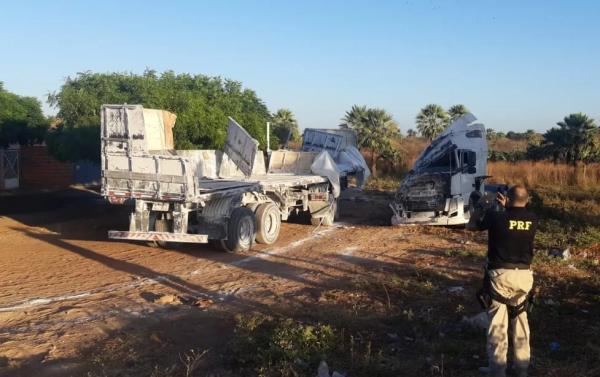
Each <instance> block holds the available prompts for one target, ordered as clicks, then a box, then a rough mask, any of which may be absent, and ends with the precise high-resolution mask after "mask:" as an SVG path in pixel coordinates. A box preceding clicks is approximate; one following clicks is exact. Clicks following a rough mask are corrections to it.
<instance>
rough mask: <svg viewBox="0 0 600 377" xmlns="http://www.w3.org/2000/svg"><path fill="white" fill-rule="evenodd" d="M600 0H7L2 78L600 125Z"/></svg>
mask: <svg viewBox="0 0 600 377" xmlns="http://www.w3.org/2000/svg"><path fill="white" fill-rule="evenodd" d="M598 19H600V2H598V1H566V0H565V1H552V0H546V1H533V0H531V1H510V0H505V1H486V0H479V1H460V0H445V1H438V0H423V1H416V0H409V1H400V0H398V1H339V0H328V1H310V0H302V1H291V0H289V1H288V0H280V1H258V0H257V1H251V0H240V1H234V0H230V1H227V0H223V1H191V0H190V1H163V2H158V1H148V0H145V1H124V0H121V1H109V0H103V1H60V0H55V1H29V0H20V1H9V0H0V81H3V82H4V87H5V88H6V89H8V90H10V91H12V92H15V93H17V94H20V95H27V96H35V97H38V98H39V99H40V100H41V101H42V102H43V103H44V110H45V112H46V113H47V114H54V113H55V112H56V109H53V108H50V107H49V106H48V104H47V103H46V97H47V94H48V93H50V92H53V91H56V90H58V89H59V88H60V86H61V84H62V83H63V82H64V80H65V78H66V77H68V76H74V75H75V74H76V73H77V72H83V71H94V72H112V71H119V72H134V73H142V72H143V71H144V70H145V69H146V68H151V69H154V70H157V71H164V70H174V71H175V72H178V73H194V74H196V73H200V74H206V75H210V76H222V77H226V78H231V79H234V80H237V81H241V82H242V83H243V85H244V86H245V87H248V88H251V89H253V90H254V91H256V93H257V94H258V96H259V97H260V98H262V99H263V100H264V101H265V103H266V105H267V106H268V107H269V110H270V111H272V112H274V111H275V110H277V109H278V108H282V107H285V108H289V109H291V110H292V111H293V112H294V113H295V114H296V118H297V119H298V121H299V124H300V126H301V128H304V127H334V126H336V125H337V124H339V123H340V120H341V118H342V117H343V116H344V113H345V112H346V111H347V110H349V109H350V107H351V106H352V105H353V104H361V105H362V104H364V105H368V106H371V107H380V108H384V109H386V110H387V111H388V112H390V113H391V114H392V115H393V116H394V118H395V119H396V121H397V122H398V123H399V125H400V128H401V130H402V131H404V132H406V130H408V129H409V128H414V127H415V125H414V122H415V116H416V115H417V113H418V112H419V110H420V109H421V108H422V107H424V106H425V105H426V104H429V103H437V104H440V105H442V106H443V107H445V108H448V107H449V106H451V105H454V104H458V103H461V104H464V105H466V106H467V107H468V108H469V109H470V110H471V111H472V112H473V113H474V114H475V116H477V118H479V120H480V121H481V122H483V123H484V124H485V125H486V126H487V127H491V128H493V129H496V130H502V131H508V130H514V131H524V130H526V129H534V130H537V131H543V130H546V129H548V128H550V127H552V126H553V125H555V123H556V122H557V121H560V120H561V119H562V118H563V117H564V116H565V115H567V114H569V113H573V112H585V113H587V114H588V115H590V116H592V117H593V118H595V119H596V120H597V121H599V122H598V123H600V22H598Z"/></svg>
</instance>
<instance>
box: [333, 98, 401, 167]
mask: <svg viewBox="0 0 600 377" xmlns="http://www.w3.org/2000/svg"><path fill="white" fill-rule="evenodd" d="M342 120H343V121H345V122H346V127H348V128H350V129H353V130H354V131H356V134H357V138H358V145H359V147H360V148H366V149H369V150H370V151H371V173H372V174H373V176H374V177H375V176H377V161H378V160H379V159H381V158H385V159H393V160H394V161H397V160H399V158H400V156H399V154H398V152H397V151H396V150H395V149H394V147H393V145H392V140H393V139H394V138H398V137H400V130H399V128H398V124H397V123H396V121H394V118H393V117H392V115H391V114H389V113H388V112H386V111H385V110H383V109H376V108H374V109H370V108H367V107H366V106H358V105H354V106H352V108H351V109H350V111H348V112H346V115H345V116H344V118H343V119H342Z"/></svg>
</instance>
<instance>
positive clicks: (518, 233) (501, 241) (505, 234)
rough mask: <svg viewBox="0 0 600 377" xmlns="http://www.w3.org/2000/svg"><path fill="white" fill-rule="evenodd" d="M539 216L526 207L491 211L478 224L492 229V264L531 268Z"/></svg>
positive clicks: (489, 259)
mask: <svg viewBox="0 0 600 377" xmlns="http://www.w3.org/2000/svg"><path fill="white" fill-rule="evenodd" d="M537 226H538V220H537V217H536V215H535V214H533V213H532V212H529V211H528V210H527V209H526V208H524V207H508V208H507V209H506V211H502V212H497V211H487V212H486V213H485V215H484V216H483V218H481V220H479V221H478V222H477V228H478V229H480V230H486V229H487V230H488V268H489V269H491V270H493V269H496V268H529V265H530V264H531V260H532V259H533V239H534V237H535V231H536V230H537Z"/></svg>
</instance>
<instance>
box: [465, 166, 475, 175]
mask: <svg viewBox="0 0 600 377" xmlns="http://www.w3.org/2000/svg"><path fill="white" fill-rule="evenodd" d="M467 173H468V174H475V173H477V168H476V167H475V166H469V167H468V168H467Z"/></svg>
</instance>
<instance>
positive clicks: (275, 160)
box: [101, 105, 368, 251]
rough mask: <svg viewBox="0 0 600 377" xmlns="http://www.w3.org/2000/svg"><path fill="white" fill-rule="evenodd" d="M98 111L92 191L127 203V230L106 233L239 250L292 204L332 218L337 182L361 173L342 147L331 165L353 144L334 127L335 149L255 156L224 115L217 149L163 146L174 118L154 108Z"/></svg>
mask: <svg viewBox="0 0 600 377" xmlns="http://www.w3.org/2000/svg"><path fill="white" fill-rule="evenodd" d="M101 118H102V125H101V141H102V194H103V195H104V196H105V197H106V198H107V199H108V200H109V201H110V202H111V203H113V204H124V203H127V202H132V201H133V202H134V210H133V212H132V213H131V215H130V221H129V230H127V231H119V230H111V231H109V234H108V236H109V238H112V239H125V240H137V241H146V242H149V243H152V244H156V245H159V246H165V245H166V244H167V243H168V242H191V243H207V242H209V241H217V242H218V243H220V244H221V245H222V247H223V248H224V249H225V250H227V251H241V250H247V249H249V248H250V247H251V246H252V244H253V242H255V241H257V242H260V243H266V244H271V243H274V242H275V241H276V240H277V238H278V236H279V231H280V228H281V221H285V220H287V219H288V217H289V216H290V214H292V213H293V212H299V211H306V212H308V213H310V216H311V223H312V224H315V225H317V224H321V225H325V226H328V225H332V224H333V222H334V221H335V219H336V217H337V213H338V210H337V206H338V201H337V198H338V196H339V194H340V191H341V189H343V185H342V184H340V182H347V178H348V176H352V175H357V174H358V175H360V176H361V177H364V176H365V175H368V168H366V164H365V163H364V160H362V161H355V163H350V164H349V163H348V158H347V157H348V155H349V154H348V153H346V154H345V155H344V156H346V160H344V162H343V163H342V164H339V165H338V164H337V163H336V161H335V160H334V157H333V156H338V155H340V156H341V155H342V154H339V152H340V151H341V150H351V149H352V148H354V147H352V146H348V145H345V144H344V143H347V139H348V138H347V137H344V136H343V135H337V134H335V133H332V134H331V135H330V137H329V136H328V137H327V138H326V142H327V145H328V149H331V147H332V146H333V148H334V150H335V151H336V153H332V152H331V151H330V150H329V151H328V150H326V149H325V148H324V149H323V150H321V151H318V150H317V149H318V148H317V149H315V148H314V147H313V148H312V149H311V151H308V152H296V151H288V150H280V151H272V152H270V153H269V154H268V155H267V156H266V157H265V155H264V154H263V152H261V151H259V149H258V142H257V141H256V140H254V139H253V138H252V137H251V136H250V135H249V134H248V133H247V132H246V131H245V130H244V129H243V128H242V127H241V126H240V125H239V124H237V123H236V122H235V120H233V119H232V118H229V125H228V133H227V140H226V142H225V147H224V149H223V151H218V150H173V149H172V145H169V144H172V141H171V142H170V143H169V140H172V136H171V135H170V132H171V128H172V126H173V124H174V119H175V116H174V115H173V114H170V113H167V112H161V111H160V110H150V109H144V108H143V107H142V106H141V105H104V106H103V107H102V110H101ZM169 121H172V122H171V124H168V123H169ZM356 152H357V151H354V150H352V151H351V153H350V155H353V156H355V155H356V154H357V153H356ZM332 155H333V156H332ZM361 158H362V157H361ZM265 161H267V163H265ZM352 161H354V160H352ZM364 169H367V171H365V170H364Z"/></svg>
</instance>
